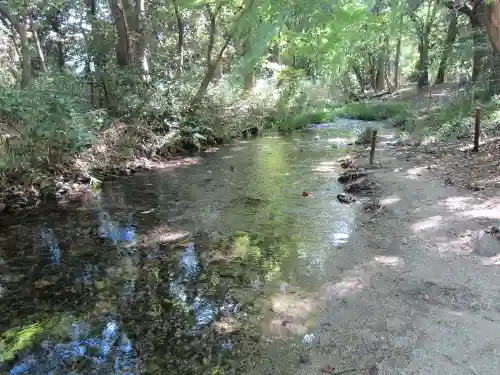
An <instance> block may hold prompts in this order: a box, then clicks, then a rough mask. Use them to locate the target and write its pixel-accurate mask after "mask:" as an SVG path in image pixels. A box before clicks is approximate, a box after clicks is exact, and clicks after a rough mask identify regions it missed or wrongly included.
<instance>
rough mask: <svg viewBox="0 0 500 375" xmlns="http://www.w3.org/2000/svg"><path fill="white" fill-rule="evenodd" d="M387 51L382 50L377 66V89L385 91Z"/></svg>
mask: <svg viewBox="0 0 500 375" xmlns="http://www.w3.org/2000/svg"><path fill="white" fill-rule="evenodd" d="M384 71H385V51H383V50H382V51H381V52H380V53H379V55H378V57H377V67H376V74H375V91H383V90H384V89H385V77H384Z"/></svg>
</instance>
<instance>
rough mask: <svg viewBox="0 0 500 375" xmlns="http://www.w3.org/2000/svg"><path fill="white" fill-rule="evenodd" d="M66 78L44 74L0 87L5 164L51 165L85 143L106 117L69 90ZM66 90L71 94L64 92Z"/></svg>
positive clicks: (21, 166) (23, 166) (61, 161)
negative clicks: (25, 85)
mask: <svg viewBox="0 0 500 375" xmlns="http://www.w3.org/2000/svg"><path fill="white" fill-rule="evenodd" d="M65 78H68V77H64V76H58V77H55V78H54V77H53V78H49V77H44V78H40V79H38V80H36V83H35V84H34V86H33V87H32V88H30V89H28V90H20V89H18V88H11V87H2V88H0V117H1V119H2V121H1V122H2V125H3V127H4V131H3V133H4V138H3V139H2V146H3V147H2V148H3V149H4V151H5V152H4V153H3V160H2V165H3V167H4V168H18V169H26V170H27V169H31V168H49V167H50V168H52V167H56V166H58V165H63V164H66V163H67V162H68V161H69V160H70V158H71V157H72V156H73V155H75V154H76V153H78V152H81V151H82V150H84V149H85V148H86V147H89V146H90V144H91V142H92V140H93V135H94V133H95V131H96V130H99V129H100V128H101V127H102V126H103V124H104V122H105V118H106V113H105V112H104V111H99V110H93V109H92V108H91V107H90V105H89V103H88V102H87V100H86V99H82V97H79V96H78V95H75V93H74V92H72V89H75V87H72V86H74V85H71V84H69V85H68V84H66V83H67V82H74V79H71V80H70V79H65ZM68 91H70V92H68Z"/></svg>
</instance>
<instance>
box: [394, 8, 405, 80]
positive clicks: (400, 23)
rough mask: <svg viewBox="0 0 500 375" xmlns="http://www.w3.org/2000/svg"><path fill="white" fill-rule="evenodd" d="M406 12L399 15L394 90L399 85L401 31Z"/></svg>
mask: <svg viewBox="0 0 500 375" xmlns="http://www.w3.org/2000/svg"><path fill="white" fill-rule="evenodd" d="M403 21H404V12H401V15H400V16H399V27H398V33H399V35H398V41H397V42H396V57H395V58H394V90H397V89H398V87H399V73H400V66H399V65H400V60H401V33H402V30H403Z"/></svg>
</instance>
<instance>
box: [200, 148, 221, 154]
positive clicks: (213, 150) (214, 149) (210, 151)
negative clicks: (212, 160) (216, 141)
mask: <svg viewBox="0 0 500 375" xmlns="http://www.w3.org/2000/svg"><path fill="white" fill-rule="evenodd" d="M219 150H220V147H209V148H207V149H206V150H205V151H204V152H205V153H206V154H208V153H212V152H217V151H219Z"/></svg>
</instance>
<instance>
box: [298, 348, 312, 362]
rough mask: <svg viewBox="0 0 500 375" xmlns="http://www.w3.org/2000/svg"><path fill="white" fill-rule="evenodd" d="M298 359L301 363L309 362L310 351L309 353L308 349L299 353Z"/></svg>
mask: <svg viewBox="0 0 500 375" xmlns="http://www.w3.org/2000/svg"><path fill="white" fill-rule="evenodd" d="M299 361H300V363H302V364H308V363H311V353H309V351H306V352H304V353H301V354H300V356H299Z"/></svg>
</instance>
